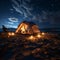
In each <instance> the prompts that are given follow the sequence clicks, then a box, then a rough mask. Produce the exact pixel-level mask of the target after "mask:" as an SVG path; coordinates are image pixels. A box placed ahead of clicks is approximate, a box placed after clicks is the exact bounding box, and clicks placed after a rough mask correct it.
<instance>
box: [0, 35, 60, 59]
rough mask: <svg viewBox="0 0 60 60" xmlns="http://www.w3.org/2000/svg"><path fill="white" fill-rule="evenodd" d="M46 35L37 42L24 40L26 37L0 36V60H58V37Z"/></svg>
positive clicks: (59, 44)
mask: <svg viewBox="0 0 60 60" xmlns="http://www.w3.org/2000/svg"><path fill="white" fill-rule="evenodd" d="M48 35H49V34H46V35H45V37H43V38H39V39H38V40H37V41H30V40H26V39H25V38H26V37H27V35H16V36H12V37H1V35H0V60H60V53H59V52H60V36H59V35H58V34H50V35H49V36H48ZM27 38H28V37H27Z"/></svg>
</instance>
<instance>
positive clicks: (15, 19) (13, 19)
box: [8, 17, 18, 23]
mask: <svg viewBox="0 0 60 60" xmlns="http://www.w3.org/2000/svg"><path fill="white" fill-rule="evenodd" d="M8 19H9V21H10V22H18V18H15V17H13V18H8ZM10 22H9V23H10Z"/></svg>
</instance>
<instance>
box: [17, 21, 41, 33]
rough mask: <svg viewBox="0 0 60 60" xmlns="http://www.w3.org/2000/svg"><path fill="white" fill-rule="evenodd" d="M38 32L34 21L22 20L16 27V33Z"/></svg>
mask: <svg viewBox="0 0 60 60" xmlns="http://www.w3.org/2000/svg"><path fill="white" fill-rule="evenodd" d="M39 32H40V30H39V28H38V26H37V25H36V24H35V23H33V22H27V21H23V22H22V23H21V24H19V26H18V28H17V29H16V33H21V34H34V33H39Z"/></svg>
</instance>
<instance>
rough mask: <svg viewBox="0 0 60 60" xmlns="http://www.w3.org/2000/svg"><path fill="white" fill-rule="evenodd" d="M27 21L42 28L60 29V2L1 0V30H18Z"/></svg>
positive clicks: (55, 0) (56, 0)
mask: <svg viewBox="0 0 60 60" xmlns="http://www.w3.org/2000/svg"><path fill="white" fill-rule="evenodd" d="M25 20H26V21H33V22H35V23H36V24H37V25H38V26H39V27H40V28H60V0H0V28H1V27H2V25H5V26H6V27H7V28H17V26H18V25H19V23H21V22H22V21H25Z"/></svg>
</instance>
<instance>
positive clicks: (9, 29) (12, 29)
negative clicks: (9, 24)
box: [0, 28, 16, 32]
mask: <svg viewBox="0 0 60 60" xmlns="http://www.w3.org/2000/svg"><path fill="white" fill-rule="evenodd" d="M15 30H16V28H8V31H13V32H14V31H15ZM0 32H3V30H2V29H1V28H0Z"/></svg>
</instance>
